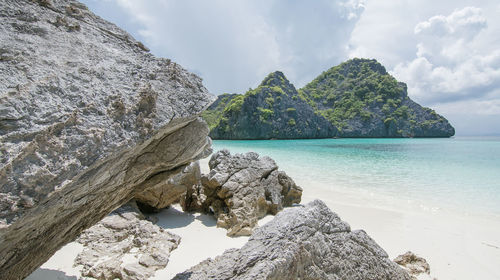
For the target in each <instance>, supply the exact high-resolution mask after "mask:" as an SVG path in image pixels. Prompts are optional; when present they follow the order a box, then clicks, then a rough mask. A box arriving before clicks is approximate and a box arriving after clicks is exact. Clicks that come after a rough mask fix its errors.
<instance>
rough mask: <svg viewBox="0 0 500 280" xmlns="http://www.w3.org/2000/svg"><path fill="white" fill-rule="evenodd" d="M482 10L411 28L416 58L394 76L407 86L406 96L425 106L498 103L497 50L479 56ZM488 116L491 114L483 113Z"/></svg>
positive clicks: (465, 10)
mask: <svg viewBox="0 0 500 280" xmlns="http://www.w3.org/2000/svg"><path fill="white" fill-rule="evenodd" d="M487 26H488V25H487V19H486V18H485V17H484V16H483V13H482V10H481V9H479V8H475V7H465V8H463V9H460V10H455V11H454V12H453V13H451V14H450V15H447V16H444V15H437V16H433V17H431V18H429V19H428V20H426V21H423V22H420V23H418V24H417V25H416V26H415V30H414V33H415V35H416V37H417V38H418V43H417V45H416V49H417V52H416V57H415V58H414V59H413V60H411V61H408V62H405V63H401V64H398V65H397V66H396V67H395V68H394V69H393V71H392V72H393V73H394V75H395V76H397V77H398V78H399V79H400V80H403V81H406V82H407V83H408V87H409V91H411V92H412V96H414V97H415V99H417V100H418V101H421V102H424V103H426V104H436V103H447V102H456V101H459V100H468V99H474V100H476V101H477V99H478V98H485V99H482V100H481V102H480V103H477V104H483V106H486V104H488V102H490V100H491V102H493V103H494V102H496V101H495V100H497V99H500V95H498V91H497V90H496V89H497V88H499V87H500V50H495V51H491V52H484V51H483V50H482V49H480V47H478V45H479V44H477V42H476V40H477V38H478V35H479V34H481V32H482V31H483V30H485V29H486V28H487ZM488 111H491V110H488Z"/></svg>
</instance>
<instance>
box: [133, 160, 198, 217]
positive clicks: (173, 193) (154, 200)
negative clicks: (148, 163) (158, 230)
mask: <svg viewBox="0 0 500 280" xmlns="http://www.w3.org/2000/svg"><path fill="white" fill-rule="evenodd" d="M164 177H165V178H162V177H161V176H157V178H155V180H149V181H148V186H147V189H146V190H145V191H143V192H141V193H139V194H137V195H136V196H135V199H136V200H137V202H138V203H139V205H140V207H141V209H142V210H146V211H151V212H156V211H158V210H160V209H162V208H165V207H168V206H170V205H171V204H172V203H175V202H179V199H180V198H181V196H182V195H183V194H184V193H186V191H187V189H188V188H192V187H193V186H198V185H199V184H200V182H201V171H200V163H199V162H197V161H196V162H193V163H191V164H190V165H188V166H186V167H184V169H183V170H182V171H181V172H179V173H178V174H176V175H174V176H172V177H169V176H164Z"/></svg>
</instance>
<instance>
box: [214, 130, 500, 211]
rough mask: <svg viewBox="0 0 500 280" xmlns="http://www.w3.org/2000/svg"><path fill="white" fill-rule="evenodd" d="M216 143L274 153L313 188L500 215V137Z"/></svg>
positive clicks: (304, 184)
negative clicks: (317, 187) (313, 186)
mask: <svg viewBox="0 0 500 280" xmlns="http://www.w3.org/2000/svg"><path fill="white" fill-rule="evenodd" d="M213 146H214V151H217V150H220V149H222V148H226V149H229V150H230V151H231V152H232V153H243V152H248V151H254V152H257V153H259V154H261V155H268V156H271V157H272V158H273V159H275V160H276V162H277V163H278V165H279V166H280V169H281V170H284V171H285V172H287V173H288V174H289V175H291V176H292V178H293V179H294V180H295V181H296V182H297V183H300V185H301V186H302V187H303V188H304V191H305V192H307V185H308V184H314V185H315V186H319V187H320V188H321V189H324V190H326V191H328V190H331V191H337V192H342V193H346V192H347V193H351V194H359V195H366V196H367V197H373V199H374V200H375V199H379V200H378V201H377V203H382V204H383V203H386V202H387V203H388V201H390V200H391V199H398V200H399V201H406V202H408V203H410V204H412V205H418V206H420V207H431V208H435V209H450V210H453V211H456V210H459V211H461V212H463V213H478V214H493V215H495V216H496V215H500V137H482V138H481V137H476V138H473V137H455V138H449V139H448V138H447V139H317V140H259V141H226V140H217V141H214V142H213ZM327 193H328V192H327ZM332 195H334V194H333V192H332ZM380 198H384V199H380Z"/></svg>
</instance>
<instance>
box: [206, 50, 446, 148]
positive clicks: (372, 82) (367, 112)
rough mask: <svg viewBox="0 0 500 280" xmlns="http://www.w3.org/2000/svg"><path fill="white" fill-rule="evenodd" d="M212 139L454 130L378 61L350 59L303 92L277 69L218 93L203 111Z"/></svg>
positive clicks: (443, 132)
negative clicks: (255, 82)
mask: <svg viewBox="0 0 500 280" xmlns="http://www.w3.org/2000/svg"><path fill="white" fill-rule="evenodd" d="M203 118H204V119H205V120H206V121H207V122H208V124H209V126H210V136H211V137H212V138H213V139H295V138H328V137H450V136H453V135H454V134H455V130H454V128H453V127H452V126H451V125H450V123H449V122H448V121H447V120H446V119H445V118H444V117H443V116H441V115H439V114H437V113H436V112H435V111H434V110H432V109H429V108H425V107H422V106H420V105H419V104H417V103H415V102H414V101H413V100H411V99H410V98H409V97H408V92H407V86H406V84H404V83H401V82H398V81H397V80H396V79H395V78H394V77H392V76H391V75H390V74H389V73H387V71H386V69H385V67H384V66H382V65H381V64H380V63H379V62H377V61H376V60H374V59H358V58H355V59H351V60H348V61H346V62H344V63H342V64H340V65H338V66H335V67H332V68H331V69H329V70H328V71H325V72H323V73H322V74H321V75H319V76H318V77H317V78H316V79H314V80H313V81H312V82H310V83H309V84H307V85H306V86H305V87H303V88H302V89H299V90H298V91H297V90H296V89H295V87H294V86H293V85H292V84H290V82H289V81H288V80H287V79H286V78H285V76H284V75H283V73H281V72H274V73H271V74H269V76H268V77H266V78H265V79H264V81H263V82H262V83H261V84H260V85H259V87H257V88H256V89H253V90H249V91H248V92H247V93H245V94H223V95H219V96H218V99H217V100H216V102H214V103H213V104H212V105H211V106H210V107H209V108H208V109H207V110H206V111H205V112H204V113H203Z"/></svg>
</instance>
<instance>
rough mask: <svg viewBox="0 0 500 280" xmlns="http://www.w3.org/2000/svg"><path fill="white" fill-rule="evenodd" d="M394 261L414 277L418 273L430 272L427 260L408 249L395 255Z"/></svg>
mask: <svg viewBox="0 0 500 280" xmlns="http://www.w3.org/2000/svg"><path fill="white" fill-rule="evenodd" d="M394 262H395V263H397V264H399V265H401V266H402V267H403V268H404V269H405V270H406V271H408V273H409V274H410V275H411V276H412V277H413V278H414V279H417V276H419V275H420V274H423V273H424V274H430V272H431V268H430V266H429V264H428V263H427V261H426V260H425V259H424V258H422V257H419V256H417V255H415V253H413V252H410V251H408V252H406V253H404V254H402V255H399V256H397V257H396V258H395V259H394Z"/></svg>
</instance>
